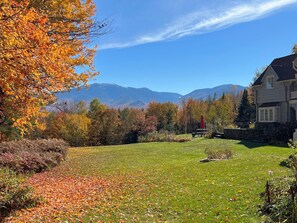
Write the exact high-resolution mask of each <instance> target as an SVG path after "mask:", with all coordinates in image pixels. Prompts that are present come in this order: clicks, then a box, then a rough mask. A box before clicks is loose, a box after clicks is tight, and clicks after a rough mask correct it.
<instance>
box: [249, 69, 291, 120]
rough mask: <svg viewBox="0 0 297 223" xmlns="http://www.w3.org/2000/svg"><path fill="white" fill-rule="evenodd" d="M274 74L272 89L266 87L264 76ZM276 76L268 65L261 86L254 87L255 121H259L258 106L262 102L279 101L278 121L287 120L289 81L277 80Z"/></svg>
mask: <svg viewBox="0 0 297 223" xmlns="http://www.w3.org/2000/svg"><path fill="white" fill-rule="evenodd" d="M270 75H273V76H274V80H275V82H274V87H273V88H272V89H267V88H266V77H267V76H270ZM277 79H278V76H277V74H276V73H275V72H274V70H273V68H271V67H269V68H268V69H267V70H266V74H265V75H264V77H263V83H262V85H261V86H256V87H254V90H255V91H256V98H255V104H256V105H257V122H258V121H259V119H258V118H259V117H258V115H259V113H258V109H259V106H260V105H261V104H263V103H270V102H279V103H280V122H281V123H285V122H287V121H288V120H289V110H288V101H289V99H290V87H289V83H286V82H277Z"/></svg>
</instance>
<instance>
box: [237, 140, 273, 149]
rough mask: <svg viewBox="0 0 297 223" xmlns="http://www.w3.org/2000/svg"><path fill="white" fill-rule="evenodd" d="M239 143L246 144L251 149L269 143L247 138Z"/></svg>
mask: <svg viewBox="0 0 297 223" xmlns="http://www.w3.org/2000/svg"><path fill="white" fill-rule="evenodd" d="M238 144H239V145H244V146H245V147H247V148H249V149H255V148H258V147H262V146H267V145H268V144H267V143H263V142H253V141H247V140H242V141H240V142H239V143H238Z"/></svg>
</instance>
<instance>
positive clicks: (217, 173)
mask: <svg viewBox="0 0 297 223" xmlns="http://www.w3.org/2000/svg"><path fill="white" fill-rule="evenodd" d="M222 144H224V145H226V146H227V147H228V148H229V147H230V148H231V149H232V151H234V157H233V159H229V160H222V161H220V162H209V163H200V162H199V160H201V159H202V158H204V157H205V153H204V151H205V148H216V149H217V148H218V147H220V145H222ZM290 153H291V150H290V149H289V148H286V147H276V146H265V145H262V144H257V143H245V142H240V141H234V140H222V139H204V138H196V139H194V140H192V141H189V142H185V143H175V142H154V143H138V144H132V145H120V146H105V147H104V146H101V147H85V148H71V149H70V150H69V159H67V160H66V162H63V163H62V164H61V165H60V166H58V167H55V168H54V169H53V170H51V171H49V172H43V173H39V174H36V175H33V176H32V177H31V178H30V179H29V183H30V184H31V186H32V187H33V188H34V189H35V191H36V193H37V195H38V194H40V195H42V196H43V197H44V200H45V202H44V203H43V204H41V205H39V206H37V207H34V208H31V209H28V210H23V211H18V212H16V213H14V214H13V215H11V216H10V217H9V218H7V222H166V221H167V222H261V220H262V217H261V216H260V215H259V205H260V204H262V201H261V198H260V196H259V194H260V193H261V192H262V191H263V190H264V189H265V183H266V181H267V179H269V178H271V177H283V176H285V175H286V174H289V172H290V170H289V169H288V168H286V167H284V166H282V165H280V163H281V162H282V161H283V160H285V159H286V158H287V157H288V156H289V155H290Z"/></svg>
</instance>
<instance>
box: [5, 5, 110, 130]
mask: <svg viewBox="0 0 297 223" xmlns="http://www.w3.org/2000/svg"><path fill="white" fill-rule="evenodd" d="M94 13H95V4H94V3H93V1H92V0H86V1H84V0H2V1H1V3H0V88H1V89H2V91H3V92H4V95H5V98H4V102H3V105H2V107H1V109H2V110H4V111H5V113H6V115H7V116H8V118H9V119H10V120H11V121H12V123H13V126H15V127H18V128H19V129H21V130H25V129H26V128H27V127H29V126H30V125H31V123H32V120H33V119H34V117H36V115H37V113H38V112H39V110H40V108H41V107H42V106H44V105H46V104H47V103H48V102H49V101H52V100H53V99H54V93H55V92H58V91H64V90H69V89H71V88H73V87H80V86H82V85H85V84H86V83H87V81H88V80H89V79H90V78H92V77H93V76H95V75H97V74H98V73H97V72H96V71H95V69H94V66H93V58H94V55H95V49H93V48H90V47H89V45H88V43H89V42H90V40H91V37H92V35H98V34H103V33H104V32H105V28H106V24H105V22H103V23H95V22H94V21H93V19H92V16H93V15H94ZM78 66H79V67H82V68H83V69H80V70H82V72H80V73H78V72H77V71H76V69H75V68H76V67H78Z"/></svg>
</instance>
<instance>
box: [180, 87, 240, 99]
mask: <svg viewBox="0 0 297 223" xmlns="http://www.w3.org/2000/svg"><path fill="white" fill-rule="evenodd" d="M244 89H245V87H243V86H240V85H233V84H226V85H221V86H217V87H214V88H204V89H198V90H195V91H192V92H191V93H189V94H186V95H185V96H184V97H183V98H185V99H188V98H195V99H202V100H206V99H207V98H208V97H211V98H213V97H216V98H219V97H221V96H222V95H223V93H225V94H228V93H235V94H237V93H239V92H241V91H243V90H244Z"/></svg>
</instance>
